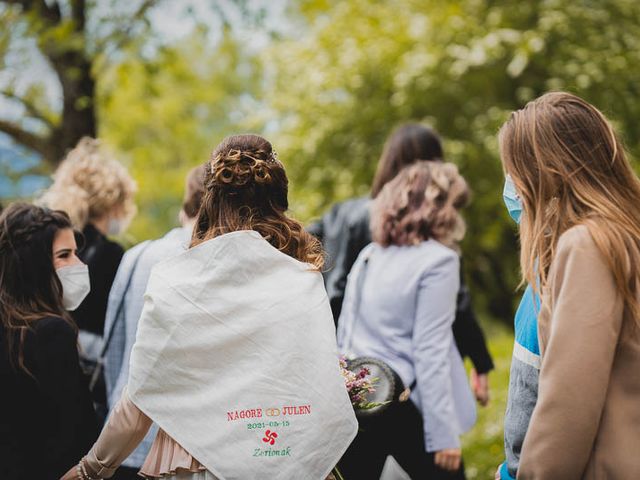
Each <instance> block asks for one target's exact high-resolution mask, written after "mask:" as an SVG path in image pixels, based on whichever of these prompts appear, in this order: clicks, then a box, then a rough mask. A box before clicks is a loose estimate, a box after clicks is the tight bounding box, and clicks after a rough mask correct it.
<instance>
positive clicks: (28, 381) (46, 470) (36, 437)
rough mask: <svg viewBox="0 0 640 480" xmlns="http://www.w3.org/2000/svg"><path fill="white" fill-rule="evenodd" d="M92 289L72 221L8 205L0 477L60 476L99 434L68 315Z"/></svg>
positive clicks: (0, 327)
mask: <svg viewBox="0 0 640 480" xmlns="http://www.w3.org/2000/svg"><path fill="white" fill-rule="evenodd" d="M88 291H89V275H88V273H87V267H86V265H83V264H82V262H81V261H80V260H79V259H78V257H77V246H76V239H75V235H74V231H73V229H72V227H71V222H70V221H69V217H68V216H67V215H66V214H65V213H63V212H60V211H51V210H48V209H44V208H40V207H35V206H33V205H28V204H24V203H16V204H12V205H10V206H8V207H7V208H6V209H5V210H4V212H3V213H2V215H0V385H2V395H0V478H3V479H12V480H30V479H48V478H57V477H59V476H60V475H62V474H63V473H64V472H65V471H66V470H67V468H69V465H70V464H72V463H73V462H74V461H75V459H76V458H77V456H78V455H79V454H81V452H83V451H86V449H87V448H88V447H89V446H90V445H91V443H92V442H93V441H94V440H95V438H96V436H97V434H98V428H97V424H96V420H95V415H94V411H93V407H92V405H91V399H90V396H89V390H88V388H87V385H86V382H85V381H84V379H83V377H82V374H81V372H80V365H79V361H78V348H77V338H78V330H77V328H76V326H75V324H74V323H73V320H72V319H71V317H70V316H69V314H68V312H67V310H73V308H75V307H77V306H78V304H79V303H80V302H81V301H82V299H83V298H84V296H85V295H86V294H87V292H88Z"/></svg>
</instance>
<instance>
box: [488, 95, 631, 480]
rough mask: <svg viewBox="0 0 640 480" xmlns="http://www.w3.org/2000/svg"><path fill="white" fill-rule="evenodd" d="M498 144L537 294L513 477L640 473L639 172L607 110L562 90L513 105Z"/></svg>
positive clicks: (527, 273) (528, 278)
mask: <svg viewBox="0 0 640 480" xmlns="http://www.w3.org/2000/svg"><path fill="white" fill-rule="evenodd" d="M500 153H501V157H502V162H503V165H504V169H505V172H506V174H507V181H508V182H513V185H514V186H515V190H516V192H517V193H518V196H519V197H520V201H521V203H522V211H523V214H522V221H521V227H520V238H521V244H522V252H521V265H522V271H523V276H524V279H523V280H524V281H525V282H527V283H529V284H531V285H538V287H537V288H538V290H539V293H540V294H541V297H542V307H541V311H540V314H539V325H538V330H539V336H540V347H541V354H542V366H541V371H540V384H539V396H538V403H537V405H536V407H535V410H534V413H533V416H532V419H531V423H530V425H529V430H528V432H527V435H526V438H525V441H524V445H523V448H522V455H521V463H520V469H519V471H518V478H519V479H563V480H570V479H581V478H584V479H627V478H628V479H632V478H640V456H639V455H638V448H639V445H640V292H639V290H640V181H639V180H638V178H637V177H636V175H635V174H634V172H633V170H632V168H631V166H630V164H629V162H628V161H627V159H626V158H625V153H624V150H623V147H622V145H621V143H620V141H619V140H618V139H617V138H616V135H615V133H614V132H613V129H612V127H611V125H610V124H609V122H608V121H607V119H606V118H605V117H604V116H603V114H602V113H600V112H599V111H598V110H597V109H596V108H595V107H593V106H591V105H589V104H588V103H587V102H585V101H584V100H582V99H580V98H578V97H576V96H574V95H571V94H567V93H549V94H546V95H543V96H542V97H540V98H538V99H537V100H535V101H533V102H530V103H529V104H527V105H526V107H525V108H523V109H522V110H519V111H517V112H515V113H513V114H512V116H511V118H510V119H509V120H508V121H507V122H506V123H505V125H504V126H503V127H502V129H501V131H500Z"/></svg>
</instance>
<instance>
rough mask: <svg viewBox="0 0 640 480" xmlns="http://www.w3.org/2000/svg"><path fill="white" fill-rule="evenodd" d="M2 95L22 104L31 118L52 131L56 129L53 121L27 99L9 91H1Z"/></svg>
mask: <svg viewBox="0 0 640 480" xmlns="http://www.w3.org/2000/svg"><path fill="white" fill-rule="evenodd" d="M0 95H3V96H5V97H6V98H8V99H10V100H15V101H17V102H20V103H21V104H22V106H23V107H24V108H25V110H26V111H27V113H28V114H29V116H31V117H33V118H35V119H36V120H40V121H41V122H43V123H44V124H45V125H47V126H48V127H49V128H52V129H53V128H55V125H54V123H53V122H52V121H51V119H49V118H47V116H46V115H45V114H44V113H42V112H41V111H40V110H39V109H38V108H37V107H36V106H35V105H34V104H33V103H32V102H30V101H29V100H27V99H26V98H23V97H20V96H19V95H16V94H15V93H13V92H11V91H9V90H0Z"/></svg>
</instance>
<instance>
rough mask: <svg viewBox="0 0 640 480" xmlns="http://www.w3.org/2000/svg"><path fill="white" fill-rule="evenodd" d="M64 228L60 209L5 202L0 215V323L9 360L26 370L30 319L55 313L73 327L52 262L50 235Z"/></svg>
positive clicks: (67, 223) (66, 222)
mask: <svg viewBox="0 0 640 480" xmlns="http://www.w3.org/2000/svg"><path fill="white" fill-rule="evenodd" d="M66 228H72V227H71V220H70V219H69V216H68V215H67V214H66V213H64V212H61V211H54V210H49V209H47V208H42V207H36V206H34V205H29V204H27V203H14V204H12V205H9V206H8V207H7V208H6V209H5V210H4V211H3V212H2V214H1V215H0V326H1V327H2V330H3V336H4V338H5V341H6V342H7V351H8V352H9V358H10V360H11V362H12V363H13V364H14V366H15V365H16V363H17V365H18V366H19V368H20V369H22V370H24V371H25V372H27V373H28V374H30V372H29V371H28V369H27V368H26V367H25V365H24V339H25V336H26V333H27V330H28V329H29V328H31V324H32V322H33V321H36V320H38V319H40V318H43V317H47V316H57V317H62V318H63V319H64V320H66V321H67V322H69V324H70V325H72V326H73V327H74V329H75V328H76V327H75V324H74V323H73V320H71V317H70V316H69V315H68V314H67V312H66V310H65V309H64V307H63V305H62V284H61V283H60V280H59V279H58V276H57V274H56V272H55V269H54V267H53V241H54V237H55V235H56V233H57V232H58V231H59V230H62V229H66Z"/></svg>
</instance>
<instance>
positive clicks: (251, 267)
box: [128, 231, 357, 480]
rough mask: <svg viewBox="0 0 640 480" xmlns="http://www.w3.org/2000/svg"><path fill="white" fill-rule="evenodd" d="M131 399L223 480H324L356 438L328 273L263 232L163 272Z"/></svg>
mask: <svg viewBox="0 0 640 480" xmlns="http://www.w3.org/2000/svg"><path fill="white" fill-rule="evenodd" d="M130 369H131V371H130V377H129V386H128V390H129V394H130V397H131V399H132V401H133V402H134V403H135V404H136V405H137V406H138V407H139V408H140V409H141V410H142V411H143V412H145V413H146V414H147V415H148V416H149V417H151V418H152V419H153V420H154V422H156V423H157V424H158V425H159V426H160V428H162V429H164V430H165V431H166V432H167V433H168V434H169V435H170V436H171V437H172V438H174V439H175V440H176V441H177V442H178V443H179V444H180V445H182V446H183V447H184V448H185V449H186V450H187V451H188V452H189V453H191V455H193V456H194V457H195V458H196V459H197V460H198V461H200V462H201V463H202V464H203V465H204V466H205V467H206V468H207V469H208V470H209V471H210V472H212V473H213V474H214V475H216V476H217V477H219V478H220V480H235V479H237V480H247V479H253V478H269V479H276V480H277V479H282V480H285V479H286V480H290V479H293V478H295V479H313V480H321V479H324V478H325V477H326V476H327V475H328V473H329V472H330V470H331V468H332V467H333V466H334V465H335V464H336V463H337V462H338V460H339V459H340V457H341V455H342V454H343V453H344V451H345V450H346V448H347V447H348V445H349V444H350V442H351V441H352V440H353V438H354V436H355V434H356V431H357V421H356V419H355V416H354V413H353V409H352V407H351V403H350V401H349V397H348V394H347V392H346V389H345V386H344V381H343V379H342V377H341V375H340V370H339V364H338V352H337V347H336V340H335V328H334V324H333V319H332V316H331V310H330V307H329V303H328V300H327V295H326V292H325V290H324V286H323V282H322V276H321V274H320V273H318V272H314V271H312V269H311V267H310V265H308V264H304V263H301V262H298V261H296V260H294V259H293V258H291V257H289V256H288V255H285V254H283V253H281V252H279V251H278V250H276V249H275V248H273V247H272V246H271V245H270V244H269V243H268V242H267V241H266V240H264V239H263V238H262V237H261V236H260V234H258V233H257V232H253V231H241V232H234V233H230V234H226V235H223V236H220V237H217V238H215V239H213V240H210V241H207V242H204V243H202V244H201V245H198V246H197V247H195V248H192V249H191V250H189V251H187V252H185V253H184V254H181V255H179V256H178V257H175V258H173V259H170V260H167V261H165V262H163V263H161V264H159V265H157V266H156V267H155V268H154V270H153V272H152V274H151V278H150V280H149V285H148V289H147V293H146V299H145V306H144V309H143V312H142V316H141V320H140V324H139V328H138V334H137V339H136V344H135V346H134V348H133V351H132V356H131V367H130Z"/></svg>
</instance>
